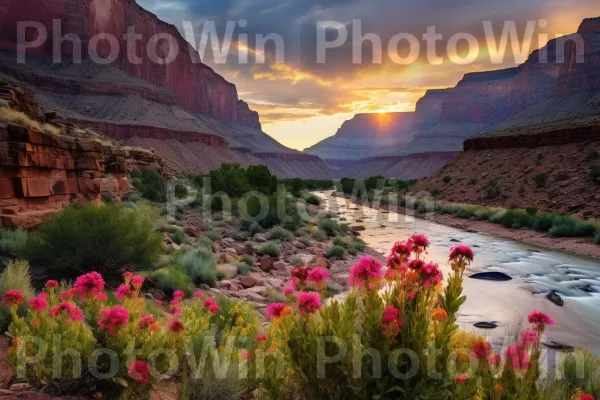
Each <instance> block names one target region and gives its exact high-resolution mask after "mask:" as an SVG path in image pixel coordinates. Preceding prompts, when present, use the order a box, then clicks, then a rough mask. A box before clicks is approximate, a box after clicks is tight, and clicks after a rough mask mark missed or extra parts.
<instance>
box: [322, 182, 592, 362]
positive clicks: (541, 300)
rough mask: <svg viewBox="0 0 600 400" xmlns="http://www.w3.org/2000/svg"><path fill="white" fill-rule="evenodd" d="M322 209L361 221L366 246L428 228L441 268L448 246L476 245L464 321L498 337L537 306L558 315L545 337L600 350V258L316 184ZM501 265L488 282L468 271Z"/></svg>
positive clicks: (385, 245) (386, 244) (384, 245)
mask: <svg viewBox="0 0 600 400" xmlns="http://www.w3.org/2000/svg"><path fill="white" fill-rule="evenodd" d="M317 195H318V196H319V197H321V199H322V200H324V201H323V206H324V208H326V209H327V210H329V211H331V212H333V213H335V214H338V213H340V214H339V217H340V218H342V217H343V218H346V219H347V221H346V222H347V223H350V224H352V225H362V226H364V227H365V228H366V230H365V231H363V232H361V238H362V239H363V240H364V241H365V242H366V243H367V245H369V246H370V247H372V248H374V249H376V250H378V251H380V252H382V253H384V254H387V253H388V252H389V250H390V248H391V246H392V244H393V243H394V242H396V241H399V240H405V239H407V238H408V237H409V236H411V235H412V234H413V233H423V234H425V235H427V237H428V238H429V240H430V242H431V247H430V248H429V251H428V254H427V259H429V260H431V261H434V262H436V263H438V264H439V265H440V266H441V267H442V270H443V271H444V274H445V276H446V275H447V274H448V272H449V271H450V268H449V266H448V264H447V260H448V254H449V251H450V248H451V247H452V246H455V245H456V244H458V242H460V243H463V244H465V245H468V246H470V247H472V248H473V251H474V252H475V260H474V262H473V263H472V264H471V265H470V266H469V267H468V270H467V272H466V274H465V281H464V285H463V287H464V294H465V295H466V296H467V301H466V303H465V304H464V305H463V307H462V308H461V310H460V313H459V315H458V322H459V324H460V325H461V328H462V329H465V330H467V331H474V332H477V333H479V334H482V335H484V336H487V337H488V338H489V339H490V340H491V341H492V342H494V343H496V344H503V341H504V340H505V339H504V338H505V337H506V336H507V335H510V334H511V333H513V332H514V331H515V328H518V326H519V324H520V323H524V322H525V319H526V316H527V314H528V313H529V312H530V311H532V310H534V309H538V310H542V311H544V312H546V313H548V314H549V315H550V316H552V318H553V319H554V320H555V324H554V325H552V326H551V327H549V328H548V330H547V332H546V337H545V338H544V342H545V343H550V342H551V341H555V342H559V343H563V344H567V345H571V346H575V347H582V348H587V349H590V350H591V351H593V352H595V353H597V354H600V262H599V261H598V260H596V259H592V258H585V257H578V256H575V255H570V254H566V253H562V252H558V251H553V250H550V249H545V248H538V247H534V246H530V245H525V244H522V243H520V242H516V241H511V240H506V239H502V238H498V237H495V236H492V235H488V234H483V233H473V232H466V231H463V230H460V229H456V228H452V227H447V226H444V225H440V224H437V223H434V222H431V221H428V220H425V219H421V218H414V217H411V216H406V215H403V214H398V213H395V212H389V213H388V212H383V211H380V210H377V209H374V208H371V207H367V206H361V205H356V204H354V203H352V202H350V201H349V200H347V199H345V198H340V197H335V196H332V194H331V192H318V193H317ZM488 271H498V272H503V273H505V274H508V275H510V276H511V277H512V278H513V279H512V280H510V281H504V282H492V281H483V280H476V279H471V278H469V277H468V276H469V275H472V274H474V273H477V272H488ZM551 290H555V291H556V292H558V293H559V294H560V295H561V296H562V298H563V300H564V306H563V307H560V306H557V305H555V304H554V303H552V302H550V301H549V300H548V299H547V298H546V294H547V293H548V292H550V291H551ZM482 321H485V322H495V323H497V324H498V327H497V328H495V329H492V330H483V329H477V328H475V327H474V326H473V324H474V323H476V322H482Z"/></svg>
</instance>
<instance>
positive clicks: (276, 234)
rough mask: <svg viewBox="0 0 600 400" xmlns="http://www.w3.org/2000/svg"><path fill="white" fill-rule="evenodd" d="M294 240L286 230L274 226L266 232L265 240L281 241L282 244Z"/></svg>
mask: <svg viewBox="0 0 600 400" xmlns="http://www.w3.org/2000/svg"><path fill="white" fill-rule="evenodd" d="M293 238H294V235H293V234H292V232H290V231H288V230H287V229H285V228H283V227H281V226H279V225H276V226H274V227H273V228H271V230H269V232H267V239H269V240H281V241H283V242H288V241H290V240H292V239H293Z"/></svg>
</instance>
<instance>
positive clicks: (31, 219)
mask: <svg viewBox="0 0 600 400" xmlns="http://www.w3.org/2000/svg"><path fill="white" fill-rule="evenodd" d="M158 162H159V161H158V160H157V159H156V156H154V155H153V154H152V153H151V152H146V151H142V150H124V149H118V148H109V147H107V148H105V147H103V145H102V144H101V143H99V142H95V141H90V140H83V139H73V138H69V137H61V136H55V135H51V134H48V133H42V132H37V131H34V130H31V129H26V128H23V127H19V126H15V125H0V226H6V227H17V226H24V227H32V226H36V225H38V224H39V223H40V222H41V221H42V219H43V218H45V217H47V216H48V215H49V214H52V213H54V212H56V211H59V210H60V209H62V208H64V207H66V206H67V205H69V204H71V203H79V202H90V201H91V202H94V201H100V199H101V196H102V195H103V194H104V195H107V196H110V197H111V198H113V199H116V200H118V199H120V198H121V197H122V196H124V195H126V194H129V193H131V192H132V191H133V190H132V188H131V185H130V184H129V181H128V179H127V178H126V177H125V175H124V174H125V172H126V171H127V170H129V169H131V168H146V167H151V166H153V167H155V168H160V166H159V165H158V164H156V163H158Z"/></svg>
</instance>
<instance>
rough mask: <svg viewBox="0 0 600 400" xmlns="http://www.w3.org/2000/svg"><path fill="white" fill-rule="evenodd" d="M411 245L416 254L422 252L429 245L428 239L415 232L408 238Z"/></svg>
mask: <svg viewBox="0 0 600 400" xmlns="http://www.w3.org/2000/svg"><path fill="white" fill-rule="evenodd" d="M409 241H410V242H411V243H412V245H413V251H414V252H415V253H417V254H420V253H422V252H424V251H425V250H426V249H427V248H428V247H429V239H427V236H425V235H421V234H419V233H415V234H414V235H412V236H411V237H410V239H409Z"/></svg>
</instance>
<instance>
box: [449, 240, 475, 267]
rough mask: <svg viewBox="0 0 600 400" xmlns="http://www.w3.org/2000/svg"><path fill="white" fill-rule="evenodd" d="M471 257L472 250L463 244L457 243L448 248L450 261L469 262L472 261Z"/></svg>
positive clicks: (472, 256)
mask: <svg viewBox="0 0 600 400" xmlns="http://www.w3.org/2000/svg"><path fill="white" fill-rule="evenodd" d="M473 258H474V255H473V250H472V249H471V248H470V247H469V246H465V245H464V244H459V245H458V246H455V247H452V248H451V249H450V261H453V262H458V261H460V262H464V263H470V262H471V261H473Z"/></svg>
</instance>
